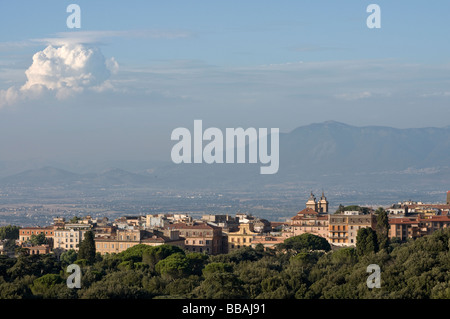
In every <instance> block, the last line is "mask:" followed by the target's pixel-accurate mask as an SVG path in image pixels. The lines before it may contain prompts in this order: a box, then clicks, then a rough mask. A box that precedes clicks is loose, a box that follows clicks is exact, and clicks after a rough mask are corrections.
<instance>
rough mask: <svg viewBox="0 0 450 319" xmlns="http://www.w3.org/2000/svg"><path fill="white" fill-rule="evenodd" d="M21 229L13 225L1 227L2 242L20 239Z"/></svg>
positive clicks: (0, 238)
mask: <svg viewBox="0 0 450 319" xmlns="http://www.w3.org/2000/svg"><path fill="white" fill-rule="evenodd" d="M19 229H20V227H18V226H12V225H7V226H3V227H0V240H3V239H19Z"/></svg>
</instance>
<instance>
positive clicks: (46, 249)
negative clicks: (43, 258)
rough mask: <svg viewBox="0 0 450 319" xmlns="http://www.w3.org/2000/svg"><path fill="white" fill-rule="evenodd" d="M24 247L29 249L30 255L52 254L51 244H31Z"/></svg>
mask: <svg viewBox="0 0 450 319" xmlns="http://www.w3.org/2000/svg"><path fill="white" fill-rule="evenodd" d="M22 248H24V249H26V250H27V251H28V254H30V255H45V254H50V250H51V249H50V246H49V245H39V246H31V245H25V246H23V247H22Z"/></svg>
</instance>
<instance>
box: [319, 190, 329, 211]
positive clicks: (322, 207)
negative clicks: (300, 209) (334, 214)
mask: <svg viewBox="0 0 450 319" xmlns="http://www.w3.org/2000/svg"><path fill="white" fill-rule="evenodd" d="M318 208H319V210H318V212H319V213H328V201H327V198H326V197H325V194H324V193H323V190H322V197H320V200H319V203H318Z"/></svg>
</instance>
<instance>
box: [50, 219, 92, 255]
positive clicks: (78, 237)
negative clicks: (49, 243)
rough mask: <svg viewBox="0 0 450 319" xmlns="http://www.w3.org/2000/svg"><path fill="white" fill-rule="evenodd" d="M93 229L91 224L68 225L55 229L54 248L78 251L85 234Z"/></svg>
mask: <svg viewBox="0 0 450 319" xmlns="http://www.w3.org/2000/svg"><path fill="white" fill-rule="evenodd" d="M91 229H92V225H91V224H86V223H66V224H64V228H57V229H55V235H54V246H53V248H58V249H63V250H70V249H73V250H75V251H78V249H79V245H80V243H81V242H82V241H83V239H84V236H85V234H86V233H87V232H88V231H90V230H91Z"/></svg>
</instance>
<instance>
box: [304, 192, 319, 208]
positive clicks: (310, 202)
mask: <svg viewBox="0 0 450 319" xmlns="http://www.w3.org/2000/svg"><path fill="white" fill-rule="evenodd" d="M306 208H311V209H312V210H314V211H315V212H317V202H316V197H315V196H314V194H313V193H312V192H311V196H309V199H308V201H307V202H306Z"/></svg>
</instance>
